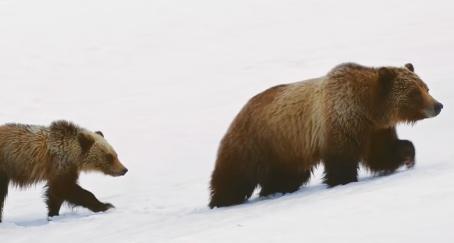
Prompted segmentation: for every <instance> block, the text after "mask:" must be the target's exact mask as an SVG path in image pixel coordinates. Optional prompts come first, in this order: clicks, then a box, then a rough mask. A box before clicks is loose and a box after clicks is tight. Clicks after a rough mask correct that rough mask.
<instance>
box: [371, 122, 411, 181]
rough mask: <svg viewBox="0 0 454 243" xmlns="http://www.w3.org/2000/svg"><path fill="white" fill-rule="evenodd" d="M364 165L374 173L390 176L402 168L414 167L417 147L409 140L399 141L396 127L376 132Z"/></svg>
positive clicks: (372, 136)
mask: <svg viewBox="0 0 454 243" xmlns="http://www.w3.org/2000/svg"><path fill="white" fill-rule="evenodd" d="M363 164H364V165H365V166H366V167H367V168H368V169H370V170H371V171H372V172H375V173H378V174H389V173H392V172H394V171H395V170H397V169H398V168H399V167H400V166H402V165H406V166H407V167H409V168H410V167H413V166H414V164H415V147H414V146H413V143H412V142H410V141H408V140H399V139H398V137H397V133H396V129H395V128H394V127H392V128H387V129H379V130H376V131H374V132H373V133H372V134H371V136H370V138H369V142H368V146H367V149H366V153H365V155H364V158H363Z"/></svg>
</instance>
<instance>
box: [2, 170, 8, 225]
mask: <svg viewBox="0 0 454 243" xmlns="http://www.w3.org/2000/svg"><path fill="white" fill-rule="evenodd" d="M8 184H9V178H8V176H7V175H6V173H4V172H1V171H0V222H2V216H3V205H4V203H5V199H6V195H8Z"/></svg>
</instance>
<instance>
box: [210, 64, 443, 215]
mask: <svg viewBox="0 0 454 243" xmlns="http://www.w3.org/2000/svg"><path fill="white" fill-rule="evenodd" d="M428 91H429V89H428V88H427V85H426V84H425V83H424V82H423V81H422V80H421V79H420V78H419V77H418V75H416V74H415V73H414V68H413V65H411V64H406V65H405V67H380V68H373V67H365V66H361V65H358V64H354V63H346V64H341V65H339V66H337V67H335V68H334V69H332V70H331V71H330V72H329V73H328V74H327V75H326V76H323V77H320V78H315V79H310V80H306V81H302V82H297V83H291V84H285V85H279V86H276V87H273V88H270V89H268V90H266V91H264V92H262V93H260V94H258V95H256V96H255V97H253V98H252V99H251V100H250V101H249V102H248V103H247V104H246V106H245V107H244V108H243V109H242V110H241V112H240V113H239V114H238V115H237V117H236V118H235V120H234V121H233V123H232V124H231V126H230V128H229V130H228V131H227V134H226V135H225V137H224V138H223V139H222V141H221V145H220V148H219V151H218V157H217V161H216V165H215V169H214V171H213V174H212V177H211V201H210V204H209V206H210V207H211V208H213V207H222V206H229V205H234V204H239V203H242V202H244V201H245V200H247V199H248V198H249V197H250V196H251V194H252V192H253V191H254V189H255V188H256V187H257V185H260V187H261V192H260V195H261V196H266V195H269V194H272V193H277V192H280V193H287V192H293V191H296V190H298V188H299V187H300V186H301V185H302V184H304V183H306V182H307V181H308V179H309V177H310V175H311V171H312V170H313V168H314V167H315V166H316V165H317V164H319V163H320V162H323V164H324V167H325V176H324V182H325V183H326V184H327V185H328V186H329V187H332V186H336V185H341V184H346V183H349V182H353V181H357V170H358V166H359V162H360V161H361V162H362V163H363V164H364V165H365V166H366V167H368V168H369V169H370V170H371V171H373V172H375V173H390V172H393V171H394V170H396V169H397V168H399V167H400V166H401V165H403V164H407V165H408V166H412V165H413V163H414V156H415V149H414V146H413V144H412V143H411V142H410V141H407V140H399V139H398V137H397V134H396V129H395V126H396V124H398V123H414V122H416V121H418V120H421V119H424V118H429V117H433V116H436V115H438V114H439V113H440V111H441V109H442V107H443V105H442V104H441V103H439V102H437V101H436V100H435V99H434V98H432V96H430V95H429V93H428Z"/></svg>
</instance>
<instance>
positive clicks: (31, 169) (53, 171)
mask: <svg viewBox="0 0 454 243" xmlns="http://www.w3.org/2000/svg"><path fill="white" fill-rule="evenodd" d="M101 135H102V133H101V134H100V133H98V132H91V131H88V130H87V129H84V128H81V127H79V126H77V125H75V124H73V123H71V122H67V121H56V122H53V123H52V124H51V125H50V126H49V127H45V126H36V125H22V124H6V125H3V126H0V221H1V218H2V217H1V216H2V214H1V213H2V210H3V204H4V200H5V198H6V195H7V192H8V184H9V183H10V182H11V183H13V184H15V185H17V186H19V187H26V186H29V185H33V184H36V183H38V182H43V181H44V182H47V185H46V193H45V196H46V203H47V207H48V216H50V217H51V216H55V215H58V214H59V211H60V207H61V205H62V203H63V202H67V203H69V204H71V205H73V206H83V207H86V208H88V209H90V210H91V211H93V212H99V211H106V210H107V209H109V208H111V207H113V205H112V204H110V203H102V202H100V201H99V200H98V199H97V198H96V197H95V196H94V195H93V194H92V193H91V192H89V191H87V190H85V189H83V188H81V187H80V186H79V185H78V184H77V181H78V178H79V174H80V172H82V171H100V172H103V173H104V174H108V175H111V176H120V175H124V174H125V173H126V172H127V169H126V168H125V167H124V166H123V165H122V164H121V162H120V161H119V160H118V156H117V154H116V152H115V151H114V149H113V148H112V147H111V146H110V145H109V144H108V143H107V141H106V140H105V139H104V137H103V136H101Z"/></svg>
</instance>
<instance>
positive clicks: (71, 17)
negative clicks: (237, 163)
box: [0, 0, 454, 243]
mask: <svg viewBox="0 0 454 243" xmlns="http://www.w3.org/2000/svg"><path fill="white" fill-rule="evenodd" d="M453 10H454V4H453V3H452V2H451V1H441V0H433V1H422V0H400V1H391V0H382V1H360V0H343V1H336V0H325V1H317V0H304V1H298V0H280V1H272V0H229V1H209V0H191V1H184V0H179V1H177V0H129V1H119V0H78V1H61V0H40V1H34V0H0V82H1V95H0V107H1V109H0V123H6V122H21V123H30V124H42V125H46V124H49V123H50V122H51V121H53V120H56V119H61V118H64V119H68V120H72V121H75V122H76V123H78V124H80V125H81V126H84V127H86V128H89V129H91V130H102V131H103V133H104V134H105V136H106V138H107V139H108V140H109V141H110V143H111V144H112V145H113V146H114V147H115V148H116V150H117V152H118V154H119V155H120V158H121V159H122V161H123V162H124V164H125V165H126V166H127V167H128V169H129V173H128V174H127V175H126V176H125V177H122V178H111V177H108V176H104V175H101V174H89V175H82V177H81V184H82V186H84V187H85V188H87V189H89V190H91V191H92V192H94V193H95V195H97V196H98V198H99V199H100V200H102V201H107V202H111V203H113V204H114V205H115V206H116V209H114V210H111V211H109V212H106V213H99V214H94V213H91V212H90V211H88V210H86V209H82V208H78V209H75V210H72V209H70V208H68V207H65V208H63V209H62V212H61V213H62V214H61V216H59V217H57V218H54V219H53V220H52V221H51V222H48V221H47V220H46V207H45V204H44V202H43V199H42V196H41V193H42V191H43V190H42V186H43V185H42V184H39V185H38V186H36V187H32V188H30V189H28V190H18V189H16V188H13V187H10V193H9V196H8V198H7V200H6V202H5V203H6V205H5V209H4V218H3V219H4V222H3V223H2V224H0V241H1V242H8V243H15V242H46V243H48V242H71V243H73V242H190V243H193V242H195V243H198V242H334V241H335V242H399V243H404V242H412V243H415V242H437V243H438V242H446V243H448V242H449V243H450V242H454V230H453V226H454V207H453V205H454V164H453V161H452V160H453V158H454V149H453V148H454V147H453V145H452V139H453V130H452V124H454V115H453V114H452V112H451V111H450V109H451V107H453V106H454V98H453V96H452V94H453V92H454V83H453V81H454V70H453V61H452V60H453V57H454V15H453V14H452V12H453ZM346 61H354V62H358V63H361V64H364V65H375V66H381V65H394V66H402V65H404V64H405V63H407V62H412V63H413V64H414V65H415V69H416V72H417V73H418V74H419V75H420V76H421V77H422V78H423V79H424V80H425V81H426V83H427V84H428V85H429V87H430V89H431V93H432V95H433V96H434V97H435V98H436V99H438V100H439V101H441V102H442V103H443V104H444V105H445V108H444V110H443V111H442V112H441V114H440V115H439V116H438V117H435V118H432V119H428V120H425V121H421V122H419V123H417V124H416V125H415V126H413V127H408V126H401V127H399V134H400V136H401V137H403V138H407V139H410V140H412V141H413V142H414V144H415V146H416V150H417V165H416V167H415V168H414V169H412V170H405V169H403V170H400V171H399V172H398V173H396V174H394V175H391V176H386V177H371V176H370V175H369V174H367V172H364V171H362V172H361V180H360V182H358V183H352V184H349V185H346V186H341V187H336V188H334V189H326V188H325V186H324V185H322V184H321V183H320V177H321V173H322V170H321V169H320V170H318V171H317V173H316V174H317V175H316V177H315V178H314V179H313V180H312V181H311V183H310V185H309V186H307V187H303V188H302V189H301V190H300V191H298V192H296V193H293V194H287V195H283V196H275V197H273V198H268V199H258V198H257V196H256V195H255V196H254V197H253V198H252V200H251V201H250V202H248V203H246V204H244V205H240V206H235V207H229V208H222V209H215V210H209V209H208V208H207V207H206V205H207V203H208V182H209V176H210V173H211V171H212V169H213V165H214V159H215V155H216V150H217V146H218V143H219V141H220V139H221V138H222V136H223V134H224V133H225V131H226V129H227V127H228V125H229V124H230V122H231V120H232V119H233V117H234V116H235V115H236V113H237V112H238V111H239V109H240V108H241V107H242V105H244V104H245V102H246V101H247V100H248V99H249V98H250V97H251V96H253V95H254V94H256V93H258V92H260V91H262V90H264V89H265V88H268V87H270V86H273V85H276V84H280V83H286V82H294V81H298V80H302V79H306V78H312V77H317V76H320V75H323V74H325V73H326V72H327V71H328V70H329V69H330V68H332V67H333V66H335V65H337V64H339V63H341V62H346Z"/></svg>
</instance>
